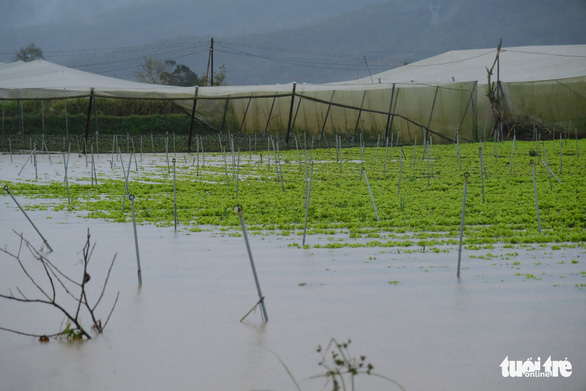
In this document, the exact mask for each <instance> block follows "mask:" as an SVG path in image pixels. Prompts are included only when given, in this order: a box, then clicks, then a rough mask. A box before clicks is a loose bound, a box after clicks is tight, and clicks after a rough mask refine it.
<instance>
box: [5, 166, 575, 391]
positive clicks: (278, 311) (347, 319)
mask: <svg viewBox="0 0 586 391" xmlns="http://www.w3.org/2000/svg"><path fill="white" fill-rule="evenodd" d="M25 158H26V156H19V157H18V159H19V163H18V164H17V163H16V162H14V163H11V162H10V160H9V159H8V157H7V156H1V157H0V159H2V167H0V180H12V179H13V178H12V177H11V176H12V175H15V172H17V171H18V170H17V169H16V168H18V169H20V167H21V166H22V163H23V162H24V159H25ZM55 170H56V169H55ZM26 175H29V176H30V175H31V172H30V170H29V172H28V174H26ZM32 175H33V176H34V172H33V174H32ZM19 201H20V202H21V203H22V204H23V205H27V204H28V203H32V202H35V201H33V200H27V199H19ZM27 213H28V214H29V216H30V217H31V219H32V220H33V221H34V222H35V224H37V226H38V228H39V230H40V231H41V233H43V235H44V236H45V237H46V238H47V240H48V242H49V244H50V245H51V247H52V248H53V249H54V252H53V253H51V254H48V255H47V257H49V259H51V261H52V262H54V263H55V264H56V265H59V266H60V267H62V268H63V269H64V270H65V271H67V272H70V273H81V272H82V270H83V269H82V266H81V265H80V263H79V262H80V258H81V249H82V247H83V244H84V243H85V238H86V234H87V229H88V228H89V229H90V232H91V237H92V241H95V242H96V243H97V244H96V248H95V251H94V254H93V258H92V261H91V262H90V270H89V271H90V274H91V276H92V279H91V281H90V282H89V283H88V288H89V287H90V286H91V285H92V284H94V287H93V289H95V290H98V285H99V283H100V282H101V281H103V277H104V275H105V273H106V271H107V268H108V266H109V262H110V261H111V259H112V257H113V256H114V254H117V259H116V263H115V266H114V269H113V273H112V276H111V279H110V282H109V286H108V290H107V294H106V297H105V298H104V304H102V305H103V307H102V311H101V312H100V311H98V313H99V314H100V316H101V317H103V318H105V317H106V316H107V312H108V310H109V307H108V306H109V305H111V303H112V302H113V300H114V297H115V295H116V293H117V292H120V299H119V301H118V304H117V306H116V309H115V311H114V313H113V315H112V318H111V319H110V323H109V324H108V327H107V328H106V331H105V333H104V334H103V335H100V336H97V337H96V338H94V339H92V340H90V341H86V342H82V343H79V342H77V343H72V342H67V341H59V340H51V341H50V342H49V343H40V342H38V341H37V340H36V339H35V338H32V337H26V336H21V335H17V334H13V333H8V332H4V331H0V352H1V354H0V390H2V391H4V390H6V391H9V390H41V389H42V390H60V391H61V390H72V389H80V390H100V391H101V390H139V389H140V390H295V389H296V386H295V384H294V383H293V381H292V380H291V378H290V377H289V375H288V374H287V371H286V370H285V368H284V367H283V365H282V364H281V363H280V361H279V359H280V360H282V361H283V362H284V363H285V365H286V366H287V368H288V370H289V371H291V373H292V375H293V376H294V377H295V379H296V380H297V382H299V385H300V387H301V389H303V390H322V389H324V381H325V380H324V379H323V378H321V379H309V378H310V377H311V376H313V375H318V374H323V373H324V369H323V368H322V367H320V366H318V362H319V361H320V359H321V356H320V355H319V354H318V353H317V352H316V347H317V346H318V345H322V346H324V347H325V346H326V345H327V344H328V342H329V341H330V339H331V338H336V339H337V340H338V341H344V340H347V339H351V340H352V343H351V345H350V347H349V351H350V353H351V355H352V356H354V357H359V356H360V355H365V356H366V361H367V362H371V363H372V364H373V365H374V372H376V373H378V374H381V375H384V376H387V377H389V378H392V379H393V380H395V381H397V382H398V383H400V384H401V385H402V386H403V387H404V388H405V389H406V390H491V391H492V390H529V389H530V390H554V389H555V390H577V391H578V390H582V391H583V390H586V370H585V368H586V338H584V327H585V326H586V286H585V284H586V277H585V274H586V272H585V271H586V257H585V254H586V250H585V248H584V246H583V244H579V245H577V246H559V248H560V249H559V250H558V249H557V248H558V247H555V248H552V247H553V246H552V245H546V246H541V245H537V244H536V245H525V246H516V247H515V248H505V247H503V246H501V245H497V246H495V248H494V249H491V250H464V253H463V258H462V275H461V278H460V279H458V278H456V265H457V246H445V247H439V250H441V252H439V253H436V252H433V251H430V250H429V249H423V248H414V247H409V248H401V247H399V248H392V249H389V248H373V247H363V248H337V249H326V248H309V249H300V248H298V247H296V246H290V244H292V243H300V242H301V239H300V236H299V235H297V234H293V235H290V236H280V235H277V234H275V233H268V232H261V233H254V234H251V233H250V232H249V238H250V245H251V249H252V254H253V256H254V260H255V263H256V270H257V273H258V277H259V282H260V285H261V287H262V290H263V294H264V296H265V298H266V299H265V303H266V309H267V313H268V316H269V319H270V320H269V322H268V323H266V324H264V323H263V322H262V321H261V315H260V312H259V310H256V311H255V312H253V313H252V314H251V315H249V317H248V318H246V320H245V321H244V322H243V323H241V322H240V319H241V318H242V316H244V314H246V312H248V310H250V309H251V308H252V306H253V305H254V304H255V303H256V302H257V299H258V297H257V293H256V288H255V285H254V280H253V276H252V272H251V269H250V263H249V260H248V255H247V252H246V247H245V243H244V240H243V238H242V236H239V235H237V234H238V233H239V231H219V230H217V229H210V230H208V231H203V232H197V233H192V232H188V231H187V230H183V229H181V228H180V229H179V230H178V232H174V230H173V227H163V228H161V227H155V226H152V225H144V226H138V238H139V246H140V254H141V264H142V278H143V285H142V287H141V288H139V287H138V283H137V271H136V256H135V247H134V239H133V230H132V224H127V223H110V222H104V221H99V220H85V219H83V218H81V217H79V216H76V215H73V214H70V213H69V212H66V211H62V212H58V213H56V212H52V211H28V212H27ZM245 217H246V214H245ZM13 230H15V231H17V232H19V233H21V232H22V233H23V234H24V235H25V236H26V237H27V238H28V239H29V240H30V241H31V242H32V243H33V244H34V245H35V246H37V248H39V247H40V246H41V244H42V240H41V239H40V238H39V236H38V235H37V234H36V232H35V231H34V229H33V228H32V226H31V225H30V223H29V222H28V221H27V220H26V219H25V217H24V216H23V214H22V213H21V212H20V210H18V208H17V207H16V205H15V204H14V202H13V201H12V199H10V198H9V197H8V196H7V195H6V194H5V193H4V192H3V193H2V195H0V246H2V247H6V248H7V249H9V250H14V251H16V249H17V247H18V243H19V240H18V237H17V236H16V234H15V233H14V232H13ZM347 236H348V235H347V234H346V235H344V234H339V235H321V236H320V235H312V236H309V237H308V239H307V242H308V244H310V245H311V246H313V245H315V244H318V243H320V244H326V243H328V242H330V241H332V240H338V239H340V238H347ZM23 254H24V252H23ZM515 254H516V255H515ZM16 287H19V288H21V289H22V290H23V291H24V292H28V293H30V294H31V295H32V294H33V292H34V290H33V289H32V287H31V286H30V284H28V283H27V281H26V278H25V277H24V275H23V274H22V271H21V270H20V269H19V268H18V265H17V264H15V262H14V261H13V260H12V259H11V258H9V257H8V256H6V255H5V254H3V253H0V292H2V293H4V294H7V293H8V292H9V291H8V290H9V289H12V291H13V292H14V291H15V289H16ZM90 293H93V294H95V293H96V292H90ZM62 325H63V318H62V316H61V315H59V314H57V313H55V311H54V310H53V309H52V308H44V307H43V306H39V305H34V304H22V303H14V302H11V301H8V300H0V327H7V328H13V329H18V330H21V331H26V332H30V333H39V334H44V333H54V332H57V331H59V329H60V327H61V326H62ZM549 357H551V360H552V361H556V362H558V361H563V362H565V363H567V362H569V363H570V364H571V366H572V371H571V375H570V376H569V377H564V376H561V375H560V376H558V377H550V378H543V377H539V378H535V377H533V378H529V377H520V378H517V377H511V376H509V377H504V376H503V372H502V368H501V363H503V361H504V360H505V358H508V360H510V361H513V362H514V361H522V362H523V363H526V362H527V361H531V362H535V361H538V360H539V363H540V365H541V366H540V367H539V368H540V371H541V372H543V364H544V363H545V362H546V360H547V359H548V358H549ZM355 386H356V390H398V389H399V388H398V387H397V386H395V385H394V384H392V383H390V382H388V381H386V380H384V379H380V378H377V377H374V376H368V375H361V376H359V377H358V378H357V379H356V385H355ZM326 389H327V388H326Z"/></svg>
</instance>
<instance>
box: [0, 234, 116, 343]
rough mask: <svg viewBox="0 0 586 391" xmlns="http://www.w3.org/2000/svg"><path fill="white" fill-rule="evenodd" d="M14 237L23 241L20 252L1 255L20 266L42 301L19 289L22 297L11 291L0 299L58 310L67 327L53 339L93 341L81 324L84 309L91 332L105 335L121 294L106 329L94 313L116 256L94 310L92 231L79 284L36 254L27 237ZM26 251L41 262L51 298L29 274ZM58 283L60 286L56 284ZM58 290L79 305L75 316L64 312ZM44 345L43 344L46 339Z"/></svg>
mask: <svg viewBox="0 0 586 391" xmlns="http://www.w3.org/2000/svg"><path fill="white" fill-rule="evenodd" d="M15 234H16V235H17V236H18V237H19V238H20V241H19V249H18V252H17V253H16V254H13V253H11V252H10V251H8V249H7V248H6V247H4V248H0V251H1V252H4V253H5V254H7V255H9V256H10V257H11V258H13V259H14V260H15V261H16V262H18V264H19V266H20V269H21V270H22V272H23V273H24V275H25V276H26V277H27V278H28V280H29V281H30V282H31V283H32V284H33V285H34V286H35V287H36V288H37V290H38V291H39V292H40V296H41V297H42V298H30V297H28V296H27V295H25V294H24V293H23V291H22V290H21V289H20V288H19V287H16V290H17V291H18V294H19V295H20V296H15V295H14V294H13V292H12V290H10V289H9V293H10V294H9V295H6V294H0V298H4V299H8V300H13V301H16V302H22V303H40V304H47V305H51V306H53V307H55V308H56V309H58V310H59V311H60V312H61V313H63V314H64V315H65V317H66V318H67V319H68V322H67V326H65V328H64V329H63V331H61V332H60V333H57V334H53V335H51V336H66V337H67V338H74V339H77V338H87V339H91V338H92V337H91V335H90V334H89V333H88V332H87V331H86V330H85V329H84V328H83V326H82V325H81V322H80V316H81V313H82V308H85V309H86V310H87V312H88V314H87V315H89V316H90V317H91V319H92V322H93V324H92V330H94V331H95V332H96V333H98V334H100V333H102V332H103V330H104V328H105V327H106V324H107V323H108V321H109V320H110V317H111V316H112V313H113V312H114V309H115V307H116V304H117V303H118V298H119V295H120V292H118V293H117V295H116V300H115V301H114V304H113V306H112V308H111V310H110V313H109V314H108V318H107V320H106V322H105V323H104V325H102V323H101V320H99V319H97V317H96V313H95V310H96V308H97V307H98V305H99V304H100V302H101V300H102V298H103V297H104V293H105V290H106V287H107V285H108V281H109V279H110V275H111V272H112V268H113V266H114V262H115V260H116V255H114V257H113V259H112V262H111V264H110V267H109V269H108V273H107V275H106V278H105V280H104V285H103V287H102V291H101V292H100V296H99V297H98V300H97V301H96V303H95V304H94V306H93V307H92V306H91V305H90V304H89V300H88V296H87V292H86V289H85V286H86V284H87V283H88V282H89V281H90V275H89V274H88V265H89V262H90V260H91V256H92V254H93V252H94V249H95V246H96V244H95V243H94V244H93V245H92V244H91V242H90V237H91V235H90V232H89V229H88V234H87V240H86V243H85V245H84V247H83V249H82V253H83V274H82V276H81V282H76V281H75V280H73V279H72V278H71V277H69V276H67V275H66V274H65V273H63V272H62V271H61V270H60V269H59V268H58V267H57V266H55V264H53V263H52V262H51V261H50V260H48V259H47V258H45V256H44V255H43V254H42V253H40V252H39V251H37V250H36V249H35V248H34V247H33V246H32V245H31V243H30V242H29V241H27V240H26V239H25V238H24V236H23V235H22V234H18V233H17V232H15ZM25 247H26V248H27V249H28V250H29V252H30V253H31V255H32V256H33V257H34V259H36V260H37V261H39V262H40V263H41V267H42V268H43V270H44V272H45V273H44V274H45V276H46V278H47V280H48V284H50V285H51V293H50V294H49V292H47V290H45V289H44V288H43V287H42V286H41V284H40V283H39V282H38V281H37V280H36V279H35V277H33V275H32V274H31V273H30V271H29V269H27V266H26V265H25V264H24V262H23V260H22V259H21V253H22V249H23V248H25ZM55 281H57V283H55ZM69 284H73V285H74V286H77V287H79V288H80V291H79V294H78V295H76V294H74V293H73V291H72V289H71V285H69ZM59 286H60V287H61V288H62V289H63V291H65V292H66V293H67V295H69V296H70V297H71V298H73V299H74V300H75V301H76V302H77V303H76V304H75V308H74V311H73V312H70V311H69V310H68V309H67V308H65V307H64V306H62V305H61V304H60V303H58V302H57V293H58V292H57V290H58V289H57V288H58V287H59ZM0 330H6V331H11V332H16V333H18V334H22V335H29V336H35V337H42V338H48V337H47V336H46V335H36V334H29V333H24V332H19V331H15V330H11V329H6V328H2V327H0ZM43 341H44V339H43Z"/></svg>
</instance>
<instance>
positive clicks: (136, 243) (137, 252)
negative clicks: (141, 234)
mask: <svg viewBox="0 0 586 391" xmlns="http://www.w3.org/2000/svg"><path fill="white" fill-rule="evenodd" d="M128 199H129V200H130V205H131V207H132V227H133V228H134V247H135V248H136V266H137V268H138V269H137V273H138V285H139V286H141V285H142V271H141V270H140V253H139V251H138V235H137V233H136V215H135V213H134V195H132V194H130V195H129V196H128Z"/></svg>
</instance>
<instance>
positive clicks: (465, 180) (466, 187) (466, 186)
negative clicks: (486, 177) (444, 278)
mask: <svg viewBox="0 0 586 391" xmlns="http://www.w3.org/2000/svg"><path fill="white" fill-rule="evenodd" d="M469 176H470V174H468V172H466V173H464V197H463V199H462V218H461V221H460V247H459V248H458V272H457V274H456V276H457V277H458V278H460V262H461V260H462V238H463V236H464V216H465V214H466V190H467V189H468V177H469Z"/></svg>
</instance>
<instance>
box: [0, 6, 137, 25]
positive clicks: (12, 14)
mask: <svg viewBox="0 0 586 391" xmlns="http://www.w3.org/2000/svg"><path fill="white" fill-rule="evenodd" d="M143 1H146V0H0V9H2V12H0V15H1V16H0V22H1V23H2V25H3V27H4V28H11V27H18V26H26V25H32V24H44V23H51V22H63V21H65V20H67V19H71V18H83V16H84V15H95V14H96V13H100V12H102V11H106V10H109V9H113V8H116V7H120V6H123V5H128V4H130V3H140V2H143Z"/></svg>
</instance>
